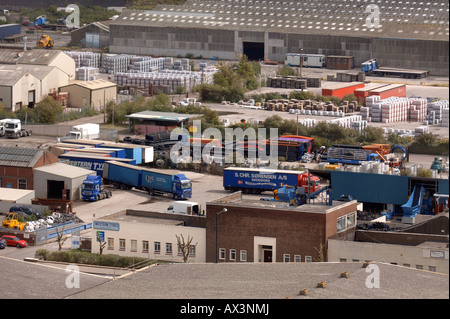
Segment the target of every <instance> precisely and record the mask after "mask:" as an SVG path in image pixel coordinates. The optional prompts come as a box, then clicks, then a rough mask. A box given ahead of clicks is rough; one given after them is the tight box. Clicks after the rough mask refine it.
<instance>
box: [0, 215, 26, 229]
mask: <svg viewBox="0 0 450 319" xmlns="http://www.w3.org/2000/svg"><path fill="white" fill-rule="evenodd" d="M26 225H27V223H23V222H19V214H17V213H7V214H6V217H5V219H3V222H2V226H3V227H5V228H16V229H19V230H23V229H24V228H25V226H26Z"/></svg>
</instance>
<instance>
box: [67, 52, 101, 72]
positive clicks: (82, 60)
mask: <svg viewBox="0 0 450 319" xmlns="http://www.w3.org/2000/svg"><path fill="white" fill-rule="evenodd" d="M64 53H66V54H67V55H68V56H70V57H71V58H72V59H74V60H75V67H76V68H80V67H90V68H99V67H100V59H101V55H100V53H93V52H77V51H64Z"/></svg>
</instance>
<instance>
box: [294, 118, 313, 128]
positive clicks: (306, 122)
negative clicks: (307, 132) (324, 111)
mask: <svg viewBox="0 0 450 319" xmlns="http://www.w3.org/2000/svg"><path fill="white" fill-rule="evenodd" d="M298 124H300V125H303V126H305V127H315V126H316V125H317V121H316V120H315V119H308V118H307V119H303V120H299V121H298Z"/></svg>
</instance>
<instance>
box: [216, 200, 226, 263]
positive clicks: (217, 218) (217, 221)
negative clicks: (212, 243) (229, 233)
mask: <svg viewBox="0 0 450 319" xmlns="http://www.w3.org/2000/svg"><path fill="white" fill-rule="evenodd" d="M226 211H227V209H226V208H224V209H222V210H221V211H220V212H218V213H216V264H217V263H218V262H219V215H220V214H222V213H225V212H226Z"/></svg>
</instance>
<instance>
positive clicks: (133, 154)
mask: <svg viewBox="0 0 450 319" xmlns="http://www.w3.org/2000/svg"><path fill="white" fill-rule="evenodd" d="M96 147H98V148H121V149H123V150H124V151H125V158H129V159H134V160H135V161H136V165H139V164H142V147H141V146H139V145H133V144H128V143H111V142H107V143H102V144H100V145H98V146H96Z"/></svg>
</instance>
